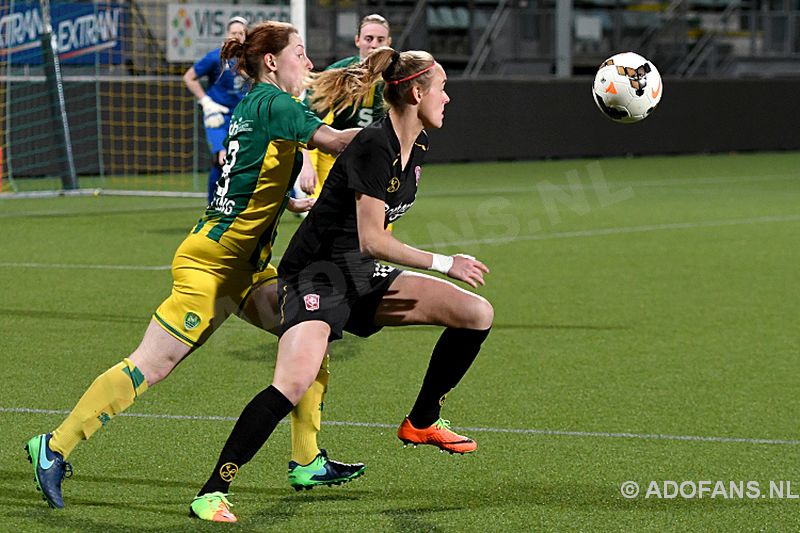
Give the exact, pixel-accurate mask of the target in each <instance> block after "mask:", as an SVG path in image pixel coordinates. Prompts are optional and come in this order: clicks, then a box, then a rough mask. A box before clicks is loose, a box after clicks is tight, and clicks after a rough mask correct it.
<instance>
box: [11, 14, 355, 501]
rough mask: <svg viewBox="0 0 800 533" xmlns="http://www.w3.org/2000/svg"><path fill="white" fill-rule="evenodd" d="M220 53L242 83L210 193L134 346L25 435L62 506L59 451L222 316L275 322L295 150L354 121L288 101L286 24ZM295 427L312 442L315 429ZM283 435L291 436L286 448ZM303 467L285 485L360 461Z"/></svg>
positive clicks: (303, 67)
mask: <svg viewBox="0 0 800 533" xmlns="http://www.w3.org/2000/svg"><path fill="white" fill-rule="evenodd" d="M221 57H222V59H223V60H228V59H231V58H235V59H236V60H237V61H236V68H237V69H239V71H240V73H242V74H245V75H247V77H248V78H249V79H251V80H254V85H253V87H252V89H251V90H250V92H249V93H248V94H247V96H245V98H244V99H243V100H242V101H241V103H240V104H239V105H238V106H237V107H236V109H235V110H234V112H233V116H232V118H231V125H230V128H229V130H228V137H227V140H226V147H227V152H226V156H225V164H224V166H223V167H222V174H221V176H220V179H219V181H218V182H217V186H216V189H215V191H214V198H213V200H212V201H211V203H210V204H209V206H208V208H207V209H206V211H205V213H204V214H203V216H202V217H201V218H200V220H199V221H198V223H197V225H196V226H195V227H194V228H193V229H192V230H191V231H190V233H189V235H188V236H187V237H186V238H185V239H184V241H183V242H182V243H181V245H180V246H179V247H178V250H177V251H176V252H175V257H174V259H173V262H172V277H173V285H172V293H171V294H170V296H169V297H168V298H167V299H166V300H164V302H163V303H162V304H161V305H160V306H159V307H158V309H157V310H156V312H155V313H154V314H153V318H152V320H151V321H150V324H149V325H148V327H147V330H146V331H145V334H144V338H143V339H142V341H141V344H140V345H139V347H138V348H136V349H135V350H134V351H133V353H131V354H130V355H129V356H128V357H126V358H124V359H123V360H122V361H121V362H120V363H118V364H116V365H115V366H113V367H111V368H110V369H108V370H107V371H106V372H104V373H103V374H101V375H100V376H98V377H97V379H95V380H94V382H93V383H92V384H91V386H90V387H89V388H88V389H87V390H86V392H84V394H83V396H82V397H81V399H80V400H79V401H78V403H77V404H76V406H75V407H74V408H73V410H72V412H71V413H70V414H69V416H67V418H66V419H65V420H64V421H63V422H62V423H61V425H59V426H58V428H56V429H55V430H54V431H53V432H52V434H51V433H46V434H42V435H37V436H35V437H33V438H31V439H30V440H29V441H28V443H27V446H26V448H27V451H28V454H29V459H30V460H31V463H32V464H33V470H34V476H35V481H36V485H37V488H38V489H39V490H40V491H41V492H42V495H43V497H44V499H45V500H46V501H47V502H48V504H49V505H50V506H51V507H55V508H61V507H63V506H64V501H63V498H62V495H61V481H62V480H63V478H64V476H65V474H67V473H68V472H71V470H72V467H71V466H70V465H69V463H67V462H66V459H67V458H68V457H69V455H70V453H71V452H72V451H73V450H74V448H75V447H76V446H77V445H78V443H79V442H80V441H81V440H85V439H89V438H90V437H91V436H92V435H93V434H94V433H95V432H96V431H97V430H98V429H100V428H101V427H103V426H105V425H106V424H107V423H108V421H109V420H110V419H111V418H113V417H114V416H115V415H117V414H119V413H121V412H123V411H124V410H125V409H127V408H128V407H130V406H131V405H132V404H133V402H134V401H135V400H136V399H137V398H138V397H139V396H140V395H141V394H143V393H144V392H145V391H146V390H147V388H148V387H149V386H152V385H154V384H156V383H158V382H159V381H161V380H162V379H164V378H165V377H167V375H169V373H170V372H171V371H172V370H173V369H174V368H175V366H177V364H178V363H180V362H181V361H182V360H183V359H184V358H185V357H187V356H188V355H189V354H191V353H192V352H193V351H194V350H196V349H197V348H199V347H200V346H201V345H202V344H203V343H204V342H205V341H206V340H207V339H208V338H209V337H210V336H211V335H212V334H213V332H214V331H215V330H216V329H217V328H218V327H219V326H220V325H221V324H222V323H223V322H224V321H225V320H226V319H227V318H228V317H229V316H230V315H232V314H237V315H239V316H241V317H242V318H245V319H246V320H248V321H250V322H252V323H253V324H256V325H258V326H260V327H262V328H264V329H266V330H270V331H273V332H274V331H275V327H276V323H275V316H276V314H277V295H276V285H275V283H276V272H275V268H274V267H273V266H272V265H270V264H269V261H270V259H271V256H272V243H273V242H274V240H275V237H276V231H277V227H278V223H279V221H280V217H281V214H282V213H283V210H284V209H285V208H286V207H287V206H288V205H289V203H290V198H289V196H288V190H289V189H290V188H291V186H292V184H293V183H294V181H295V179H296V177H297V173H298V172H299V170H300V166H301V164H302V155H301V154H300V149H301V148H305V147H319V148H322V149H324V150H326V151H329V152H332V153H338V152H340V151H341V150H343V149H344V147H345V146H347V144H348V143H349V142H350V141H351V140H352V138H353V137H354V136H355V134H356V133H357V132H358V131H359V130H358V129H351V130H345V131H340V130H335V129H333V128H331V127H329V126H327V125H325V124H323V123H322V121H321V120H320V119H319V118H318V117H317V116H316V115H315V114H314V113H312V112H311V111H309V109H308V108H307V107H306V106H305V104H304V103H302V102H301V101H300V100H299V99H298V96H299V95H300V93H301V92H302V90H303V84H304V82H305V78H306V76H307V75H308V73H309V70H310V69H311V68H312V66H313V65H312V64H311V62H310V61H309V60H308V57H306V54H305V48H304V46H303V42H302V40H301V39H300V37H299V35H298V33H297V30H296V29H295V28H294V27H293V26H292V25H290V24H285V23H279V22H266V23H262V24H259V25H256V26H254V27H253V28H252V29H251V30H249V31H248V33H247V37H246V39H245V40H244V42H243V43H242V42H239V41H238V40H236V39H229V40H228V41H226V43H225V44H224V45H223V48H222V52H221ZM292 202H294V205H293V208H294V209H295V210H307V209H309V208H310V206H311V205H312V204H313V199H305V200H294V201H292ZM318 378H319V381H318V382H317V385H318V387H317V391H319V389H324V386H325V383H326V380H327V371H326V369H324V368H323V369H322V370H321V371H320V372H319V374H318ZM313 389H314V387H312V388H311V389H310V390H311V391H312V392H313ZM298 405H299V404H298ZM298 409H309V410H310V411H312V412H311V413H310V414H308V415H306V416H305V417H304V419H306V420H313V419H314V417H316V420H317V421H318V420H319V401H318V397H317V399H316V400H314V399H312V401H310V402H306V403H305V404H304V405H302V406H300V407H298ZM317 428H318V423H317ZM306 429H307V431H308V432H310V433H311V434H312V437H313V446H314V449H315V450H318V449H317V448H316V431H315V428H314V427H308V426H307V427H306ZM292 431H293V433H294V431H295V426H294V425H293V426H292ZM294 443H295V439H294V438H293V448H294ZM293 454H294V450H293ZM308 466H309V472H310V474H309V475H308V476H305V478H302V479H299V480H298V479H297V478H295V481H293V484H295V483H300V484H301V485H302V486H305V487H306V488H310V487H311V486H313V485H315V484H333V483H336V484H338V483H342V482H343V481H349V480H350V479H353V478H354V477H357V476H359V475H360V474H361V473H362V472H363V471H364V465H362V464H355V465H348V464H344V463H338V462H336V461H331V460H329V459H328V458H327V456H326V454H324V453H318V455H317V456H316V458H315V459H314V460H313V461H311V462H310V464H309V465H308ZM296 467H297V468H298V469H302V466H301V465H299V464H298V465H296ZM290 480H291V477H290Z"/></svg>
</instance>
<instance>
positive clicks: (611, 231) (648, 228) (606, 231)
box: [414, 215, 800, 248]
mask: <svg viewBox="0 0 800 533" xmlns="http://www.w3.org/2000/svg"><path fill="white" fill-rule="evenodd" d="M797 221H800V215H776V216H767V217H754V218H733V219H727V220H706V221H701V222H672V223H667V224H650V225H645V226H628V227H616V228H597V229H589V230H578V231H560V232H555V233H539V234H535V235H518V236H514V237H495V238H489V239H469V240H463V241H449V242H442V243H424V244H414V246H416V247H419V248H430V247H432V246H469V245H474V244H505V243H511V242H520V241H549V240H553V239H574V238H578V237H599V236H602V235H622V234H626V233H650V232H656V231H669V230H677V229H697V228H720V227H725V226H746V225H753V224H769V223H774V222H797Z"/></svg>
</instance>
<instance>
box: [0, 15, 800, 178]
mask: <svg viewBox="0 0 800 533" xmlns="http://www.w3.org/2000/svg"><path fill="white" fill-rule="evenodd" d="M305 8H306V11H305V13H306V34H307V43H308V53H309V56H310V58H311V59H312V61H313V62H314V63H315V65H317V66H318V67H320V68H321V67H323V66H325V65H327V64H329V63H330V62H332V61H333V60H335V59H336V58H339V57H342V56H343V55H347V54H351V53H352V51H353V47H352V35H353V34H354V32H355V31H356V25H357V21H358V20H359V18H360V17H361V16H363V15H364V14H367V13H370V12H380V13H383V14H385V15H386V16H387V18H388V19H389V20H390V21H391V23H392V26H393V35H394V40H395V45H396V46H397V47H398V48H401V49H409V48H420V49H428V50H430V51H431V52H432V53H433V54H434V55H435V56H436V57H437V58H438V59H439V61H441V62H442V63H443V64H444V65H445V67H446V68H447V70H448V73H449V75H450V79H451V81H450V84H449V90H450V92H451V96H452V97H453V98H454V99H455V102H457V105H451V106H449V107H448V128H447V130H446V131H445V132H433V140H434V142H435V143H436V146H437V149H436V150H435V151H434V152H433V160H434V161H438V162H447V161H470V160H472V161H474V160H480V161H491V160H526V159H538V158H548V157H582V156H590V157H594V156H603V155H606V156H609V155H645V154H674V153H705V152H724V151H732V150H766V149H798V148H800V137H798V136H797V135H790V134H789V132H790V131H792V129H793V126H794V114H793V113H791V112H788V113H787V112H786V111H787V110H790V109H796V108H797V103H796V95H797V94H800V79H798V78H799V77H800V66H798V64H799V63H800V62H799V61H798V57H800V39H798V38H797V33H798V27H800V10H799V9H800V4H798V2H792V1H753V2H721V1H716V0H706V1H703V2H683V1H680V0H673V1H672V2H651V1H638V2H637V1H587V2H581V1H575V2H534V1H531V2H528V1H522V2H520V1H518V2H507V1H501V2H489V1H474V0H473V1H462V2H435V1H431V2H425V1H417V2H414V1H406V2H404V1H389V2H387V1H378V2H367V1H361V2H355V1H352V2H346V1H344V2H335V1H318V2H307V3H306V5H305ZM51 11H52V18H53V21H54V22H53V27H54V33H55V35H56V37H57V39H58V43H59V44H58V45H57V46H58V47H60V50H59V55H60V57H61V71H62V76H63V87H64V95H65V98H64V103H63V110H64V111H65V114H66V116H67V117H68V120H67V122H68V128H69V135H70V138H69V147H70V152H71V157H72V159H73V160H74V164H73V165H72V166H74V168H75V174H76V176H77V177H78V178H79V183H78V184H77V185H78V186H79V187H97V186H102V187H103V188H104V189H115V188H122V189H125V188H133V189H141V188H145V189H161V190H170V189H177V190H193V191H201V190H202V188H203V186H202V183H203V179H202V175H203V174H205V169H206V165H207V157H208V155H207V150H205V146H204V144H205V143H204V140H203V139H204V137H203V133H202V130H201V124H200V121H199V120H198V115H199V113H198V109H197V106H196V104H195V102H194V101H193V100H192V98H191V96H190V95H189V93H188V91H187V90H186V89H185V87H184V86H183V83H182V81H181V79H180V75H181V74H182V72H183V71H184V70H185V69H186V68H187V67H188V66H189V65H190V64H191V61H193V60H194V59H196V57H199V55H200V52H199V50H205V49H208V48H209V47H213V46H216V45H218V43H219V39H220V35H221V34H222V31H223V29H222V28H223V25H224V20H226V18H227V17H228V16H229V15H230V14H232V13H241V14H244V15H245V16H248V17H250V18H258V17H262V18H263V17H265V16H274V17H277V18H282V19H288V18H289V17H290V14H291V6H290V5H289V4H288V2H284V3H282V4H281V3H274V4H264V3H261V2H239V3H231V4H226V3H222V4H219V3H218V4H203V3H186V4H180V3H168V2H165V1H152V0H136V1H125V0H98V1H94V2H81V1H73V2H63V1H62V0H56V1H54V2H52V6H51ZM92 17H94V18H92ZM87 18H91V20H92V22H93V24H94V25H93V26H89V25H87V24H86V19H87ZM0 19H2V20H3V21H4V22H3V23H2V24H0V36H2V37H3V38H2V39H0V40H1V41H2V42H0V120H2V123H0V126H2V129H3V131H4V135H3V138H2V140H0V148H2V151H3V152H2V153H3V161H2V176H3V179H4V182H5V187H4V191H6V192H8V191H9V190H15V191H24V190H31V189H59V188H61V187H62V185H60V183H59V181H58V180H55V181H54V180H53V179H46V178H54V177H55V178H63V176H64V173H65V172H68V171H69V169H70V166H71V165H70V164H69V159H68V157H70V156H68V155H67V151H66V150H64V148H63V146H64V144H65V138H64V135H63V133H62V132H63V131H64V128H63V125H62V123H61V122H60V121H59V117H60V116H61V113H60V109H59V107H58V105H57V104H56V103H54V98H55V97H54V89H53V82H48V81H47V80H48V79H49V78H47V76H46V74H47V72H46V69H45V66H46V65H47V62H43V61H42V52H41V46H40V40H41V38H40V31H41V28H42V22H41V13H40V10H39V1H38V0H11V1H10V2H6V3H4V5H3V7H0ZM81 21H83V23H81ZM92 29H94V31H92ZM170 39H171V41H170ZM192 41H194V42H192ZM187 43H188V45H187V46H184V47H183V48H182V47H181V46H182V45H186V44H187ZM203 46H205V48H203ZM621 50H636V51H638V52H639V53H641V54H643V55H645V56H646V57H648V58H650V59H651V60H652V61H654V62H655V64H656V65H657V66H658V67H659V69H660V70H661V72H662V75H663V77H664V79H665V93H666V94H665V100H664V104H662V107H663V106H668V108H669V111H668V112H658V113H655V114H654V116H653V117H652V118H651V119H649V120H647V121H645V123H643V124H641V125H638V126H636V127H635V129H620V128H619V126H617V125H616V124H613V123H611V122H609V121H607V120H605V119H604V118H603V117H602V116H601V115H600V114H599V113H597V112H595V111H594V106H593V102H592V100H591V98H590V97H589V86H590V80H591V76H592V75H593V72H594V70H595V69H596V66H597V65H598V64H599V63H600V62H601V61H602V60H603V59H605V58H606V57H608V56H610V55H612V54H613V53H615V52H617V51H621ZM623 138H624V142H620V141H621V139H623ZM43 178H45V179H43ZM139 178H146V179H144V180H143V179H139ZM70 186H74V185H70Z"/></svg>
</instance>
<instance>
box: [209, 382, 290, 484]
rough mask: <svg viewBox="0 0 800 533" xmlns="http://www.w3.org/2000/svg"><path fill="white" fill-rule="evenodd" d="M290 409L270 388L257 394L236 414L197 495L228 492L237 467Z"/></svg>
mask: <svg viewBox="0 0 800 533" xmlns="http://www.w3.org/2000/svg"><path fill="white" fill-rule="evenodd" d="M293 408H294V405H292V402H290V401H289V400H288V399H287V398H286V396H284V395H283V394H282V393H281V391H279V390H278V389H276V388H275V387H273V386H272V385H270V386H269V387H267V388H266V389H264V390H262V391H261V392H259V393H258V394H256V396H255V398H253V399H252V400H250V403H248V404H247V406H246V407H245V408H244V410H243V411H242V414H241V415H239V420H238V421H237V422H236V424H235V425H234V426H233V431H231V434H230V436H229V437H228V440H227V441H226V442H225V446H224V447H223V448H222V453H220V454H219V461H217V466H215V467H214V473H213V474H211V477H210V478H208V481H206V484H205V485H203V488H202V489H200V492H198V493H197V495H198V496H200V495H202V494H208V493H209V492H217V491H219V492H225V493H227V492H228V487H230V484H231V481H233V478H235V477H236V474H237V473H238V471H239V468H241V466H242V465H244V464H245V463H247V462H248V461H249V460H250V459H252V458H253V456H254V455H255V454H256V452H258V450H260V449H261V446H263V445H264V443H265V442H266V441H267V438H269V436H270V434H272V431H273V430H274V429H275V426H277V425H278V422H280V421H281V420H282V419H283V418H284V417H285V416H286V415H288V414H289V413H290V412H291V411H292V409H293Z"/></svg>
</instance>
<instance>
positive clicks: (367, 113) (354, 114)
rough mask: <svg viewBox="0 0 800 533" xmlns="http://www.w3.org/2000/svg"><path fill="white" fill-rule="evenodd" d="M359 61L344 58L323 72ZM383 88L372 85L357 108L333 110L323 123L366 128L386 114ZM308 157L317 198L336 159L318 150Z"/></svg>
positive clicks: (343, 127)
mask: <svg viewBox="0 0 800 533" xmlns="http://www.w3.org/2000/svg"><path fill="white" fill-rule="evenodd" d="M359 61H361V58H359V57H358V56H351V57H346V58H344V59H340V60H339V61H337V62H336V63H333V64H331V65H330V66H328V67H327V68H326V69H325V70H331V69H335V68H345V67H349V66H350V65H353V64H355V63H358V62H359ZM384 86H385V84H384V82H382V81H380V82H378V83H376V84H374V85H373V86H372V88H371V89H370V91H369V93H368V94H367V96H366V97H364V100H363V101H362V102H361V105H360V106H358V107H357V108H356V107H355V106H350V107H348V108H347V109H345V110H343V111H342V112H341V113H339V114H338V115H334V113H333V110H330V111H328V114H327V115H325V118H324V119H323V121H324V122H325V124H328V125H330V126H331V127H332V128H336V129H337V130H344V129H347V128H366V127H367V126H369V125H370V124H372V123H373V122H374V121H376V120H378V119H379V118H381V117H382V116H383V115H385V114H386V108H385V107H384V105H383V88H384ZM310 155H311V162H312V164H313V165H314V170H315V171H316V173H317V187H316V189H315V190H314V196H317V197H318V196H319V193H320V192H321V191H322V186H323V185H324V184H325V180H326V179H327V177H328V173H329V172H330V170H331V167H332V166H333V162H334V161H335V160H336V157H335V156H332V155H330V154H326V153H324V152H320V151H319V150H313V151H312V152H311V154H310Z"/></svg>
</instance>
